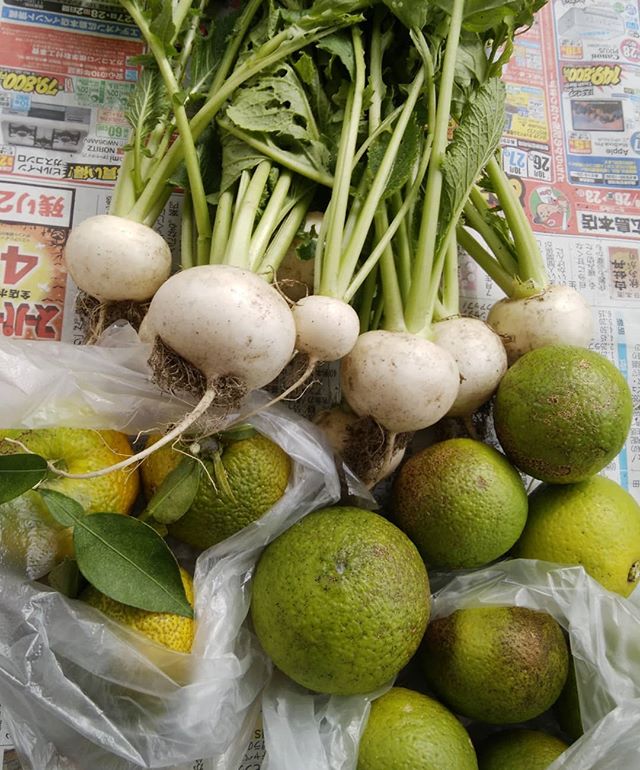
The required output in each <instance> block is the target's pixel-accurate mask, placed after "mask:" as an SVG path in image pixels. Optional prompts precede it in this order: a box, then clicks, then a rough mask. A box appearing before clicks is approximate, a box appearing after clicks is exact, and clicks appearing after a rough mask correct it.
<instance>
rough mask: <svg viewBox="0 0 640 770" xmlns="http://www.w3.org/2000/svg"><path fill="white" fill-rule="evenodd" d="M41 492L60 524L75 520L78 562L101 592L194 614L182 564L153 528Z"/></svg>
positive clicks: (147, 606) (159, 609) (154, 607)
mask: <svg viewBox="0 0 640 770" xmlns="http://www.w3.org/2000/svg"><path fill="white" fill-rule="evenodd" d="M40 494H41V495H42V498H43V500H44V502H45V504H46V506H47V508H48V509H49V511H50V512H51V515H52V516H53V517H54V518H55V519H56V520H57V521H58V522H59V523H60V524H62V525H63V526H72V525H73V528H74V529H73V543H74V547H75V554H76V559H77V561H78V567H79V569H80V572H81V573H82V574H83V575H84V577H85V578H86V579H87V580H88V581H89V582H90V583H91V585H93V586H95V588H97V589H98V591H101V592H102V593H103V594H105V595H106V596H109V597H111V598H112V599H114V600H115V601H118V602H122V603H123V604H128V605H129V606H131V607H138V608H139V609H142V610H148V611H150V612H172V613H174V614H176V615H182V616H184V617H188V618H190V617H193V610H192V608H191V606H190V605H189V602H188V601H187V597H186V595H185V592H184V586H183V585H182V579H181V577H180V570H179V568H178V563H177V562H176V559H175V557H174V555H173V554H172V553H171V551H170V550H169V547H168V546H167V544H166V543H165V542H164V540H163V539H162V538H161V537H160V535H159V534H158V533H157V532H156V531H155V530H154V529H153V527H150V526H149V525H148V524H145V523H144V522H143V521H140V520H139V519H134V518H132V517H131V516H123V515H122V514H119V513H92V514H89V515H88V514H86V513H85V512H84V510H83V508H82V506H81V505H80V504H79V503H77V502H76V501H75V500H72V499H71V498H70V497H67V496H66V495H62V494H60V493H59V492H54V491H53V490H50V489H43V490H40Z"/></svg>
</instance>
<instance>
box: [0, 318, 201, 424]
mask: <svg viewBox="0 0 640 770" xmlns="http://www.w3.org/2000/svg"><path fill="white" fill-rule="evenodd" d="M150 352H151V347H150V346H149V345H145V344H143V343H141V342H140V340H139V339H138V335H137V334H136V332H135V331H134V330H133V328H132V327H131V326H129V324H124V325H117V324H114V325H113V326H112V327H110V328H109V329H108V330H106V331H105V333H104V334H103V336H102V338H101V340H100V344H99V345H95V346H91V345H71V344H69V343H66V342H38V341H27V340H17V339H7V338H0V392H1V393H2V399H0V427H2V428H40V427H47V426H51V425H65V426H66V427H68V428H111V429H113V430H121V431H124V432H125V433H129V434H131V435H135V434H137V433H138V432H140V431H146V430H152V429H153V428H157V427H158V426H162V425H166V424H168V423H170V422H173V421H174V420H176V419H178V418H179V417H180V416H181V415H182V414H184V413H185V411H186V410H187V408H188V406H189V405H188V404H186V403H185V402H184V401H181V400H180V399H177V398H169V397H167V395H166V394H164V393H162V392H161V391H160V390H159V389H158V388H157V387H156V386H155V385H153V383H152V381H151V371H150V369H149V367H148V365H147V359H148V358H149V354H150Z"/></svg>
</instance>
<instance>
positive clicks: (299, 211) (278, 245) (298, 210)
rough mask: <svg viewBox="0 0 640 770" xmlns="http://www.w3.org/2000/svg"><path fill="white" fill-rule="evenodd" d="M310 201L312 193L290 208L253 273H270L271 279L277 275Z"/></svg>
mask: <svg viewBox="0 0 640 770" xmlns="http://www.w3.org/2000/svg"><path fill="white" fill-rule="evenodd" d="M312 199H313V192H310V193H307V194H306V195H304V196H303V197H302V198H301V199H300V200H299V201H298V202H297V203H296V204H295V206H293V207H292V209H291V211H290V212H289V214H287V216H286V217H285V219H284V221H283V222H282V224H281V225H280V227H279V228H278V231H277V233H276V234H275V236H274V237H273V238H272V240H271V243H270V244H269V248H268V249H267V251H266V253H265V255H264V257H263V259H262V261H261V262H260V266H259V268H258V269H257V270H256V271H255V272H257V273H259V274H260V275H264V274H265V273H267V272H271V273H272V276H271V278H273V276H274V275H276V274H277V272H278V269H279V268H280V265H281V264H282V260H283V259H284V258H285V256H286V254H287V251H289V249H290V248H291V244H292V242H293V240H294V238H295V237H296V233H297V232H298V230H299V229H300V227H301V226H302V223H303V222H304V218H305V217H306V215H307V212H308V211H309V206H310V205H311V201H312Z"/></svg>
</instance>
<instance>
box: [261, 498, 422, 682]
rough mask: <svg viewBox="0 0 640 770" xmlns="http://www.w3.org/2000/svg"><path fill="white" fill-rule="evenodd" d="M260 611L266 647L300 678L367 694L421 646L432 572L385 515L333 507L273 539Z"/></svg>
mask: <svg viewBox="0 0 640 770" xmlns="http://www.w3.org/2000/svg"><path fill="white" fill-rule="evenodd" d="M251 615H252V618H253V623H254V626H255V630H256V633H257V635H258V638H259V639H260V642H261V643H262V646H263V647H264V649H265V650H266V651H267V653H268V654H269V655H270V656H271V658H272V659H273V662H274V663H275V665H276V666H277V667H278V668H279V669H281V670H282V671H284V673H285V674H287V675H288V676H290V677H291V679H293V680H294V681H295V682H297V683H298V684H300V685H302V686H303V687H308V688H309V689H311V690H316V691H318V692H323V693H332V694H337V695H353V694H357V693H366V692H370V691H372V690H375V689H376V688H377V687H380V686H381V685H383V684H384V683H385V682H387V681H388V680H389V679H391V678H392V677H393V676H395V675H396V674H397V673H398V672H399V671H400V669H401V668H402V667H403V666H404V665H406V663H408V661H409V659H410V658H411V657H412V655H413V654H414V652H415V651H416V649H417V647H418V645H419V643H420V639H421V638H422V635H423V634H424V629H425V627H426V625H427V620H428V617H429V582H428V579H427V571H426V569H425V566H424V563H423V561H422V559H421V558H420V554H419V553H418V551H417V550H416V547H415V546H414V545H413V543H412V542H411V541H410V540H409V539H408V538H407V536H406V535H405V534H404V533H403V532H401V531H400V530H399V529H398V528H397V527H395V526H394V525H393V524H391V523H390V522H388V521H387V520H386V519H384V518H382V516H378V515H377V514H375V513H372V512H371V511H365V510H361V509H359V508H349V507H336V508H324V509H322V510H320V511H316V512H315V513H311V514H309V515H308V516H306V517H305V518H304V519H302V520H301V521H299V522H298V523H297V524H294V526H293V527H291V528H290V529H288V530H287V531H286V532H284V534H282V535H280V537H278V538H277V539H276V540H274V541H273V542H272V543H271V544H270V545H268V546H267V547H266V549H265V550H264V552H263V554H262V556H261V558H260V560H259V562H258V565H257V567H256V572H255V576H254V579H253V597H252V602H251Z"/></svg>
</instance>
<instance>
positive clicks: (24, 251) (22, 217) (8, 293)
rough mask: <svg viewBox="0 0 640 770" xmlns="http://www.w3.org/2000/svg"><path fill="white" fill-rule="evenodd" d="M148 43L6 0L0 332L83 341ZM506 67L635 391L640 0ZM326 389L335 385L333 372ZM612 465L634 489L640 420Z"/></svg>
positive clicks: (103, 11) (523, 153) (544, 24)
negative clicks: (81, 253)
mask: <svg viewBox="0 0 640 770" xmlns="http://www.w3.org/2000/svg"><path fill="white" fill-rule="evenodd" d="M142 50H143V44H142V42H141V40H140V37H139V34H138V31H137V30H136V28H135V27H134V26H133V25H131V24H130V23H129V21H128V19H127V17H126V15H125V14H124V13H123V11H122V10H121V8H120V6H119V5H118V3H117V2H110V1H109V0H92V2H90V3H88V2H86V1H85V2H83V0H66V1H63V0H0V328H1V329H2V334H3V335H4V336H7V337H18V338H22V339H41V340H75V341H78V337H77V335H78V329H77V328H76V327H75V321H74V312H73V304H74V295H75V289H74V287H73V285H72V282H71V280H70V279H69V278H68V277H67V275H66V274H65V270H64V266H63V260H62V252H63V249H64V245H65V242H66V239H67V236H68V233H69V230H70V228H71V227H72V225H73V223H74V222H79V221H81V220H82V219H84V218H86V217H88V216H90V215H92V214H95V213H101V212H104V211H106V209H107V207H108V204H109V196H110V190H111V189H112V187H113V184H114V182H115V180H116V178H117V174H118V167H119V163H120V159H121V156H122V148H123V146H124V145H125V144H126V142H127V140H128V135H129V128H128V126H127V123H126V120H125V117H124V104H125V102H126V99H127V96H128V94H129V93H130V90H131V88H132V87H133V85H134V83H135V81H136V78H137V76H138V69H137V68H136V67H135V66H133V65H132V64H131V63H130V58H131V57H132V56H135V55H137V54H140V53H141V52H142ZM504 79H505V81H506V84H507V116H508V117H507V124H506V126H505V134H504V140H503V150H502V157H503V163H504V167H505V169H506V171H507V173H508V174H509V175H510V177H511V178H512V181H513V184H514V186H515V188H516V190H517V191H518V193H519V195H520V198H521V201H522V204H523V206H524V208H525V210H526V212H527V214H528V216H529V218H530V221H531V222H532V225H533V228H534V231H535V232H536V235H537V237H538V240H539V243H540V247H541V249H542V252H543V254H544V256H545V259H546V262H547V266H548V270H549V274H550V277H551V278H552V280H554V281H557V282H558V283H566V284H569V285H571V286H575V287H576V288H577V289H579V290H580V291H581V292H583V294H584V295H585V296H586V297H587V298H588V300H589V301H590V302H591V304H592V305H593V307H594V312H595V317H596V322H597V327H596V338H595V347H596V349H597V350H598V351H600V352H601V353H603V354H604V355H606V356H607V357H609V358H610V359H611V360H612V361H613V362H614V363H615V364H616V365H617V366H618V367H619V369H620V370H621V371H622V372H623V373H624V374H625V376H626V377H627V378H628V381H629V383H630V385H631V387H632V390H633V393H634V401H635V402H636V403H638V402H640V312H639V308H640V182H639V180H640V13H639V7H638V0H626V1H625V2H618V1H617V0H616V1H615V2H614V0H550V2H549V4H548V5H547V6H546V7H545V8H544V9H543V10H542V11H541V12H540V13H539V16H538V20H537V22H536V24H535V25H534V26H533V27H532V29H531V30H529V31H528V32H527V33H526V34H525V35H522V36H520V37H519V38H518V39H517V42H516V45H515V51H514V55H513V58H512V61H511V62H510V64H509V65H508V67H507V69H506V71H505V77H504ZM179 216H180V206H179V197H176V198H173V199H172V200H171V202H170V203H169V205H168V207H167V209H166V210H165V213H164V215H163V218H162V221H161V224H160V227H161V230H162V232H163V234H164V235H165V236H166V237H167V238H168V240H169V241H170V243H171V244H172V245H173V244H175V243H176V242H177V240H178V238H179ZM460 285H461V293H462V298H463V303H462V304H463V311H464V312H466V313H468V314H470V315H476V316H480V317H483V316H485V315H486V313H487V312H488V309H489V307H490V306H491V304H492V303H493V302H494V301H496V300H497V299H499V298H500V296H501V292H500V291H499V290H498V289H497V288H496V287H495V285H494V284H493V283H492V282H491V281H490V280H489V279H488V278H487V277H486V276H485V275H484V274H483V273H482V272H481V271H480V270H479V269H478V268H477V267H476V266H475V264H474V263H472V262H471V261H470V260H468V261H467V260H465V261H464V262H463V264H462V266H461V284H460ZM327 393H329V396H328V398H335V382H334V384H333V385H331V387H329V388H328V390H327ZM320 400H321V399H320ZM314 403H316V404H317V403H318V399H316V401H315V402H314ZM607 473H608V475H610V476H611V477H612V478H614V479H616V480H617V481H618V482H619V483H620V484H621V485H622V486H623V487H625V488H627V489H629V490H630V491H631V492H632V493H633V494H634V495H636V497H638V498H640V426H639V425H638V424H636V425H634V427H633V428H632V431H631V435H630V437H629V440H628V442H627V445H626V446H625V448H624V449H623V451H622V452H621V453H620V456H619V457H618V458H617V460H616V462H615V463H614V464H613V465H612V466H611V467H610V468H609V469H608V470H607ZM9 746H10V739H9V736H8V734H7V733H6V730H5V729H4V728H3V721H2V712H1V710H0V757H2V755H3V753H4V764H3V768H4V770H9V768H11V770H14V768H16V767H17V766H18V761H17V759H16V757H15V754H14V752H13V751H11V750H10V749H9ZM263 754H264V744H263V739H262V735H261V731H260V730H259V729H258V730H257V732H256V735H255V737H254V740H253V741H252V743H251V744H250V746H248V747H247V755H246V757H245V760H244V762H243V765H242V769H243V770H257V769H258V768H259V767H260V764H261V758H262V756H263ZM205 764H206V763H205ZM205 764H202V763H199V764H198V763H196V765H194V766H193V768H194V770H195V768H196V767H202V768H203V769H204V767H205ZM185 770H186V768H185Z"/></svg>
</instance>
